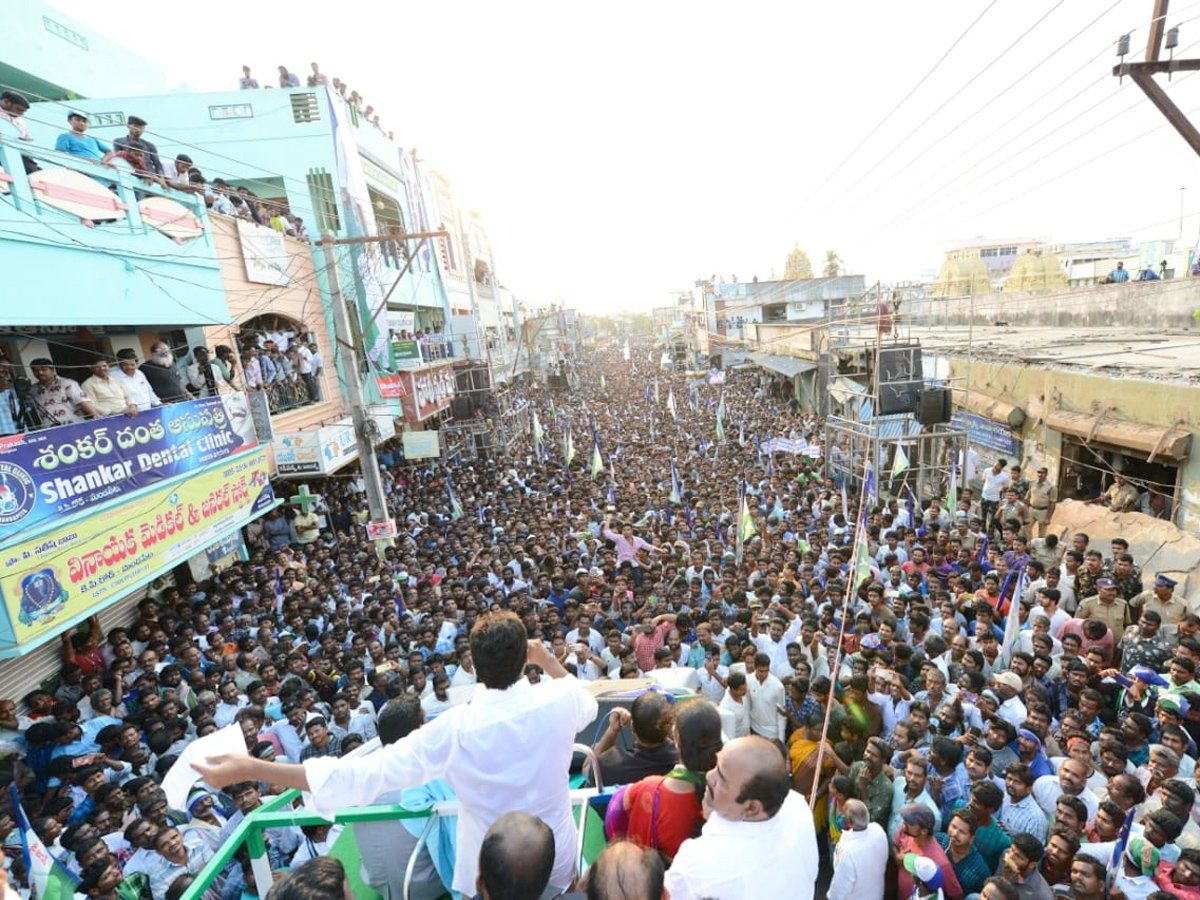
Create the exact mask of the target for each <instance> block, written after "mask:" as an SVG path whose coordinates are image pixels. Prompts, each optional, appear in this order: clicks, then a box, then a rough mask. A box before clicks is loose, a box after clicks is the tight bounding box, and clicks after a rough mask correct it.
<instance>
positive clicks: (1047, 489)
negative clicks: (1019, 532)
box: [1025, 480, 1058, 537]
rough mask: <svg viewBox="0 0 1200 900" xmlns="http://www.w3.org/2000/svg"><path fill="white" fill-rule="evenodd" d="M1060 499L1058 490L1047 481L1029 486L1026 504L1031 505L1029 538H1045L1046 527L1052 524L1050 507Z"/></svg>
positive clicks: (1028, 528)
mask: <svg viewBox="0 0 1200 900" xmlns="http://www.w3.org/2000/svg"><path fill="white" fill-rule="evenodd" d="M1057 499H1058V489H1057V488H1055V487H1054V485H1053V484H1051V483H1050V481H1049V480H1046V481H1034V482H1031V483H1030V485H1029V493H1028V494H1027V495H1026V497H1025V502H1026V503H1028V504H1029V513H1028V515H1029V524H1028V525H1027V526H1026V528H1027V530H1028V532H1029V537H1034V534H1033V532H1034V531H1035V530H1036V531H1037V535H1036V536H1037V537H1045V535H1046V526H1047V525H1048V524H1049V523H1050V506H1051V505H1052V504H1053V503H1054V502H1055V501H1056V500H1057Z"/></svg>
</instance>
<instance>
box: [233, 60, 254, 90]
mask: <svg viewBox="0 0 1200 900" xmlns="http://www.w3.org/2000/svg"><path fill="white" fill-rule="evenodd" d="M257 87H258V79H257V78H255V77H254V76H253V75H251V74H250V67H249V66H242V77H241V78H239V79H238V88H239V89H240V90H243V91H249V90H253V89H255V88H257Z"/></svg>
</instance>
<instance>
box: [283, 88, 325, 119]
mask: <svg viewBox="0 0 1200 900" xmlns="http://www.w3.org/2000/svg"><path fill="white" fill-rule="evenodd" d="M290 99H291V101H292V120H293V121H294V122H295V123H296V124H297V125H303V124H304V123H305V122H319V121H321V107H320V104H318V103H317V95H316V94H315V93H313V92H311V91H301V92H297V93H295V94H292V95H291V98H290Z"/></svg>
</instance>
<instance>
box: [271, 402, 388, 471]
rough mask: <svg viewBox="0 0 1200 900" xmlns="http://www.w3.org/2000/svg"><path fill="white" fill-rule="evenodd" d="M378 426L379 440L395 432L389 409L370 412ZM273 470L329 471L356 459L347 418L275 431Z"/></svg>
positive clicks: (352, 429)
mask: <svg viewBox="0 0 1200 900" xmlns="http://www.w3.org/2000/svg"><path fill="white" fill-rule="evenodd" d="M371 418H372V419H374V420H375V424H376V425H377V426H378V428H379V437H378V440H379V441H385V440H387V439H388V438H390V437H392V436H394V435H395V434H396V423H395V421H394V420H393V418H392V416H391V414H390V413H379V414H372V416H371ZM271 446H272V448H273V449H274V451H275V471H276V472H277V473H278V474H279V475H329V474H331V473H333V472H335V471H336V470H338V469H340V468H342V466H344V465H346V464H347V463H351V462H353V461H354V460H356V459H358V443H357V441H355V439H354V425H353V423H352V422H351V421H350V420H349V419H343V420H342V421H340V422H335V423H334V424H333V425H325V426H323V427H321V428H310V429H308V430H306V431H290V432H284V433H281V434H277V435H275V440H274V442H273V443H272V445H271Z"/></svg>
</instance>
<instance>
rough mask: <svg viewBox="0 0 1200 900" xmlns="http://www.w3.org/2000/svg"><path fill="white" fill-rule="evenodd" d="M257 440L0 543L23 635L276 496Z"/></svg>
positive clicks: (7, 601) (150, 572)
mask: <svg viewBox="0 0 1200 900" xmlns="http://www.w3.org/2000/svg"><path fill="white" fill-rule="evenodd" d="M268 476H269V472H268V470H267V451H266V449H265V448H259V449H257V450H254V451H252V452H249V453H247V454H245V455H243V456H239V457H237V458H235V459H229V460H223V461H222V462H220V463H217V464H216V465H212V466H209V467H208V468H206V469H204V470H202V471H200V472H198V473H196V474H194V475H192V476H191V477H189V478H182V479H179V480H177V481H175V482H172V483H170V484H167V485H163V486H161V487H157V488H153V489H152V490H150V491H148V492H146V493H144V494H142V495H141V496H138V497H134V498H132V499H129V500H126V501H124V502H123V503H121V504H119V505H117V506H114V507H112V508H110V509H108V510H105V511H104V512H103V513H97V514H94V515H91V516H88V517H87V518H85V519H83V520H81V521H79V522H77V523H75V524H73V525H68V526H65V527H62V528H59V529H57V530H55V531H53V532H51V533H49V534H44V535H41V536H39V537H35V538H31V539H29V540H26V541H24V542H22V543H17V544H13V545H12V546H10V547H7V548H6V549H4V550H3V551H0V597H3V601H4V606H5V609H6V610H7V612H8V616H9V622H10V624H11V625H12V629H13V636H14V637H15V639H16V641H17V643H24V642H27V641H29V640H31V639H33V638H36V637H38V636H39V635H42V634H44V633H45V632H46V631H48V630H50V629H51V628H53V627H54V625H55V624H56V623H60V622H62V621H65V620H67V619H70V618H74V617H76V616H79V615H84V614H86V613H87V612H88V611H89V610H92V609H94V608H96V607H98V606H100V605H102V604H104V603H105V602H107V601H111V600H115V599H117V598H118V597H120V596H122V595H123V594H125V593H128V592H129V591H130V590H133V589H134V588H136V587H138V586H139V585H141V584H144V583H145V582H147V581H149V580H150V579H151V578H153V577H154V576H155V575H157V574H158V573H159V572H161V571H163V570H165V569H166V568H168V567H170V566H172V565H175V564H177V563H179V562H180V561H182V560H186V559H187V558H188V557H190V556H192V555H194V554H196V553H197V552H199V551H201V550H204V549H205V548H206V547H208V546H209V545H210V544H212V543H214V542H215V541H217V540H220V539H222V538H223V537H225V536H226V535H227V534H228V533H229V532H230V530H232V529H235V528H239V527H241V526H242V525H245V524H246V523H247V522H249V521H250V520H251V519H253V518H255V517H256V516H257V515H258V514H260V513H261V512H262V511H264V510H266V509H268V508H269V507H271V506H273V505H274V503H275V495H274V494H273V493H272V491H271V482H270V479H269V477H268Z"/></svg>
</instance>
